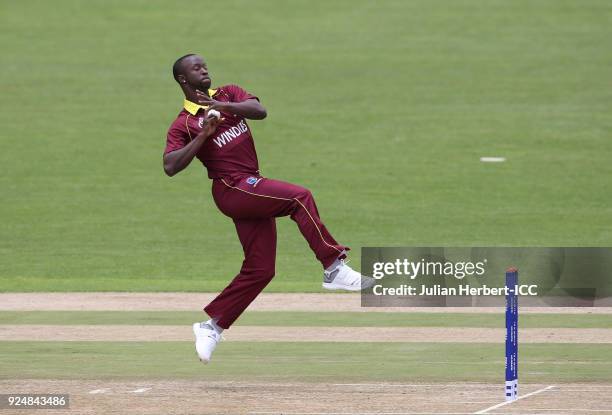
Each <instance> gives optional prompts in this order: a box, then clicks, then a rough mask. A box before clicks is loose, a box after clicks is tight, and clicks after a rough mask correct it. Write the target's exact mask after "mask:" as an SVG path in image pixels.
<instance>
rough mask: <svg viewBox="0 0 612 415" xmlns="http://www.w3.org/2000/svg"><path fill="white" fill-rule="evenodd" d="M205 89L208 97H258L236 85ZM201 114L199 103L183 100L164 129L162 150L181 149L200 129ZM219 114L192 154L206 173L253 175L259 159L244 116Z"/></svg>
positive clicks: (229, 99) (230, 99)
mask: <svg viewBox="0 0 612 415" xmlns="http://www.w3.org/2000/svg"><path fill="white" fill-rule="evenodd" d="M208 93H209V95H210V96H211V98H214V99H215V100H216V101H223V102H242V101H246V100H247V99H251V98H255V99H258V98H257V97H256V96H254V95H251V94H249V93H248V92H247V91H245V90H244V89H242V88H240V87H239V86H237V85H225V86H222V87H219V88H217V89H216V90H213V89H209V90H208ZM205 116H206V111H205V108H204V107H203V106H201V105H198V104H196V103H193V102H191V101H187V100H185V103H184V108H183V110H182V111H181V112H180V113H179V115H178V117H176V120H174V122H173V123H172V125H171V126H170V129H169V130H168V135H167V138H166V150H165V151H164V154H167V153H170V152H172V151H175V150H178V149H181V148H183V147H185V146H186V145H187V144H188V143H189V142H191V140H193V139H194V138H195V137H196V136H197V135H198V134H199V133H200V131H202V124H203V122H204V119H205ZM221 117H222V118H224V120H223V121H222V122H221V123H220V124H219V126H218V127H217V130H216V131H215V132H214V134H213V135H211V136H210V137H208V138H207V139H206V141H205V142H204V144H203V145H202V147H201V148H200V150H199V151H198V153H197V154H196V156H197V158H198V159H199V160H200V161H201V162H202V164H204V166H205V167H206V169H207V170H208V177H210V178H211V179H219V178H222V177H232V176H235V175H236V174H239V173H244V174H253V175H257V174H258V173H259V163H258V162H257V153H256V152H255V142H254V141H253V136H252V135H251V130H250V129H249V126H248V125H247V123H246V120H245V119H244V118H243V117H241V116H239V115H234V114H230V113H226V112H222V113H221Z"/></svg>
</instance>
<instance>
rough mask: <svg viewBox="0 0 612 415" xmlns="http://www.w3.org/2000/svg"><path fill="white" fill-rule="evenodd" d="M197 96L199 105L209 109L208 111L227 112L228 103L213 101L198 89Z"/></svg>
mask: <svg viewBox="0 0 612 415" xmlns="http://www.w3.org/2000/svg"><path fill="white" fill-rule="evenodd" d="M196 96H197V100H198V104H200V105H202V106H205V107H208V109H211V110H217V111H224V112H226V109H227V105H228V104H229V103H228V102H221V101H217V100H215V99H212V98H211V97H209V96H208V95H206V94H205V93H204V92H202V91H200V90H199V89H196Z"/></svg>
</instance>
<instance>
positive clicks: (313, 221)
mask: <svg viewBox="0 0 612 415" xmlns="http://www.w3.org/2000/svg"><path fill="white" fill-rule="evenodd" d="M221 181H222V182H223V184H224V185H226V186H227V187H229V188H230V189H236V190H240V191H241V192H244V193H246V194H248V195H252V196H259V197H267V198H269V199H277V200H285V201H292V200H295V201H296V202H298V203H299V205H300V206H301V207H302V208H303V209H304V211H306V213H307V214H308V217H309V218H310V220H311V221H312V224H313V225H314V226H315V228H316V229H317V232H319V236H320V237H321V240H322V241H323V243H324V244H325V245H327V246H329V247H330V248H333V249H334V250H336V251H337V252H339V253H342V251H341V250H339V249H338V248H336V247H335V246H333V245H331V244H328V243H327V241H326V240H325V238H323V233H322V232H321V229H319V226H318V225H317V222H316V221H315V220H314V218H313V217H312V215H311V214H310V212H309V211H308V209H306V206H304V205H303V204H302V202H300V201H299V200H298V199H297V198H295V197H294V198H293V199H287V198H285V197H277V196H268V195H260V194H257V193H252V192H249V191H247V190H244V189H240V188H239V187H235V186H230V185H229V184H227V183H226V182H225V180H224V179H221Z"/></svg>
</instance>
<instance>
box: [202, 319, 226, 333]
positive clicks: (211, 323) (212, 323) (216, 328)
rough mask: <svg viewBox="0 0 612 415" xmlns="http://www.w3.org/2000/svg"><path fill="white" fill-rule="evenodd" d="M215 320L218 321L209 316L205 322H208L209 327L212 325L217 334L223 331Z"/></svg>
mask: <svg viewBox="0 0 612 415" xmlns="http://www.w3.org/2000/svg"><path fill="white" fill-rule="evenodd" d="M217 321H219V319H218V318H215V319H212V318H211V319H210V320H208V321H207V322H206V324H208V325H209V326H210V327H212V328H213V329H214V330H215V331H216V332H217V333H218V334H221V333H223V327H220V326H219V325H218V324H217Z"/></svg>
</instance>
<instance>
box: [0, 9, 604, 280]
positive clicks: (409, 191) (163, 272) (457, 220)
mask: <svg viewBox="0 0 612 415" xmlns="http://www.w3.org/2000/svg"><path fill="white" fill-rule="evenodd" d="M0 25H1V26H2V28H3V35H2V36H1V37H0V48H1V49H2V57H3V65H2V71H1V72H0V87H1V90H2V93H1V94H0V106H1V107H2V111H1V112H0V125H2V130H1V131H0V143H1V144H2V148H3V151H2V152H0V164H1V165H2V168H3V174H2V175H1V176H0V186H1V187H2V196H3V197H2V203H1V204H0V216H1V217H2V226H1V227H0V253H1V255H2V258H3V261H2V264H1V265H0V291H112V290H125V291H214V290H219V289H220V288H222V287H223V286H224V285H225V284H226V283H227V281H228V280H229V279H230V278H231V277H233V276H234V275H235V274H236V272H237V271H238V268H239V266H240V261H241V259H242V258H241V256H242V250H241V247H240V246H239V243H238V240H237V237H236V236H235V234H234V233H235V231H234V227H233V224H232V222H231V220H229V219H228V218H226V217H224V216H223V215H222V214H220V213H219V212H218V211H217V209H216V207H215V206H214V203H213V201H212V199H211V197H210V190H209V187H210V184H209V182H208V180H207V179H206V178H205V175H204V174H203V172H202V168H201V166H198V164H197V163H194V165H192V166H191V167H190V168H189V169H188V170H187V171H186V172H184V173H182V174H180V175H178V176H177V177H174V178H172V179H170V178H167V177H165V176H164V174H163V172H162V166H161V154H162V150H163V147H164V140H165V133H166V130H167V128H168V126H169V124H170V123H171V122H172V120H173V118H174V117H175V116H176V114H177V113H178V111H179V109H180V106H181V102H182V97H181V94H180V91H179V89H178V88H177V86H176V84H175V82H174V81H173V79H172V77H171V74H170V67H171V64H172V62H173V61H174V59H175V58H176V57H178V56H180V55H182V54H184V53H186V52H200V53H202V54H204V56H205V57H206V59H207V60H208V63H209V66H210V70H211V74H212V77H213V81H214V84H215V85H220V84H226V83H238V84H240V85H242V86H244V87H245V88H246V89H248V90H250V91H252V92H253V93H255V94H257V95H258V96H260V97H261V100H262V102H263V103H264V105H265V106H266V107H267V108H268V112H269V117H268V119H266V120H265V121H262V122H252V123H251V126H252V128H253V131H254V135H255V139H256V143H257V148H258V152H259V156H260V162H261V169H262V173H263V174H264V175H265V176H268V177H274V178H280V179H284V180H287V181H291V182H296V183H299V184H302V185H304V186H307V187H309V188H311V189H312V191H313V193H314V194H315V196H316V199H317V203H318V207H319V210H320V212H321V215H322V218H323V220H324V221H325V223H326V225H327V226H328V228H329V229H330V230H331V232H332V233H333V234H334V236H335V237H336V238H337V239H338V240H339V241H341V242H343V243H345V244H348V245H349V246H351V247H352V248H353V249H354V252H359V248H360V247H361V246H411V245H412V246H488V245H497V246H610V245H612V192H610V191H607V189H608V188H609V183H610V177H612V163H610V154H611V153H612V140H610V136H611V133H612V89H611V88H610V84H611V82H612V72H611V71H610V68H611V67H612V54H610V53H609V51H610V39H612V3H611V2H610V1H608V0H581V1H578V0H541V1H531V0H515V1H511V2H508V1H505V0H491V1H480V0H440V1H429V0H412V1H404V0H386V1H381V2H372V1H367V0H361V1H354V0H350V1H349V0H338V1H333V2H329V1H322V0H319V1H314V2H313V1H291V2H286V1H282V0H275V1H265V2H264V1H262V2H252V1H248V0H240V1H231V0H228V1H224V2H207V3H206V4H205V5H203V6H194V5H187V6H185V7H182V6H178V5H177V4H176V3H172V2H165V1H161V0H152V1H149V0H147V1H145V0H138V1H136V0H134V1H119V0H112V1H106V0H104V1H102V0H91V1H87V2H81V1H76V0H58V1H52V2H51V1H44V0H37V1H28V2H3V3H2V13H1V14H0ZM481 156H504V157H506V158H507V162H506V163H502V164H485V163H480V162H479V158H480V157H481ZM278 245H279V246H278V264H277V265H278V266H277V278H275V280H274V281H273V282H272V283H271V285H270V286H269V288H268V290H269V291H318V290H320V279H321V275H320V267H319V264H317V263H316V261H315V259H314V256H313V255H312V253H311V252H310V251H309V249H308V246H307V245H306V243H305V242H304V241H303V239H302V238H301V236H300V235H299V234H298V231H297V229H296V227H295V226H294V224H293V223H291V221H290V220H289V219H283V220H279V244H278ZM357 256H358V255H356V257H357ZM356 257H355V262H356V263H357V265H358V259H357V258H356Z"/></svg>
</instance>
